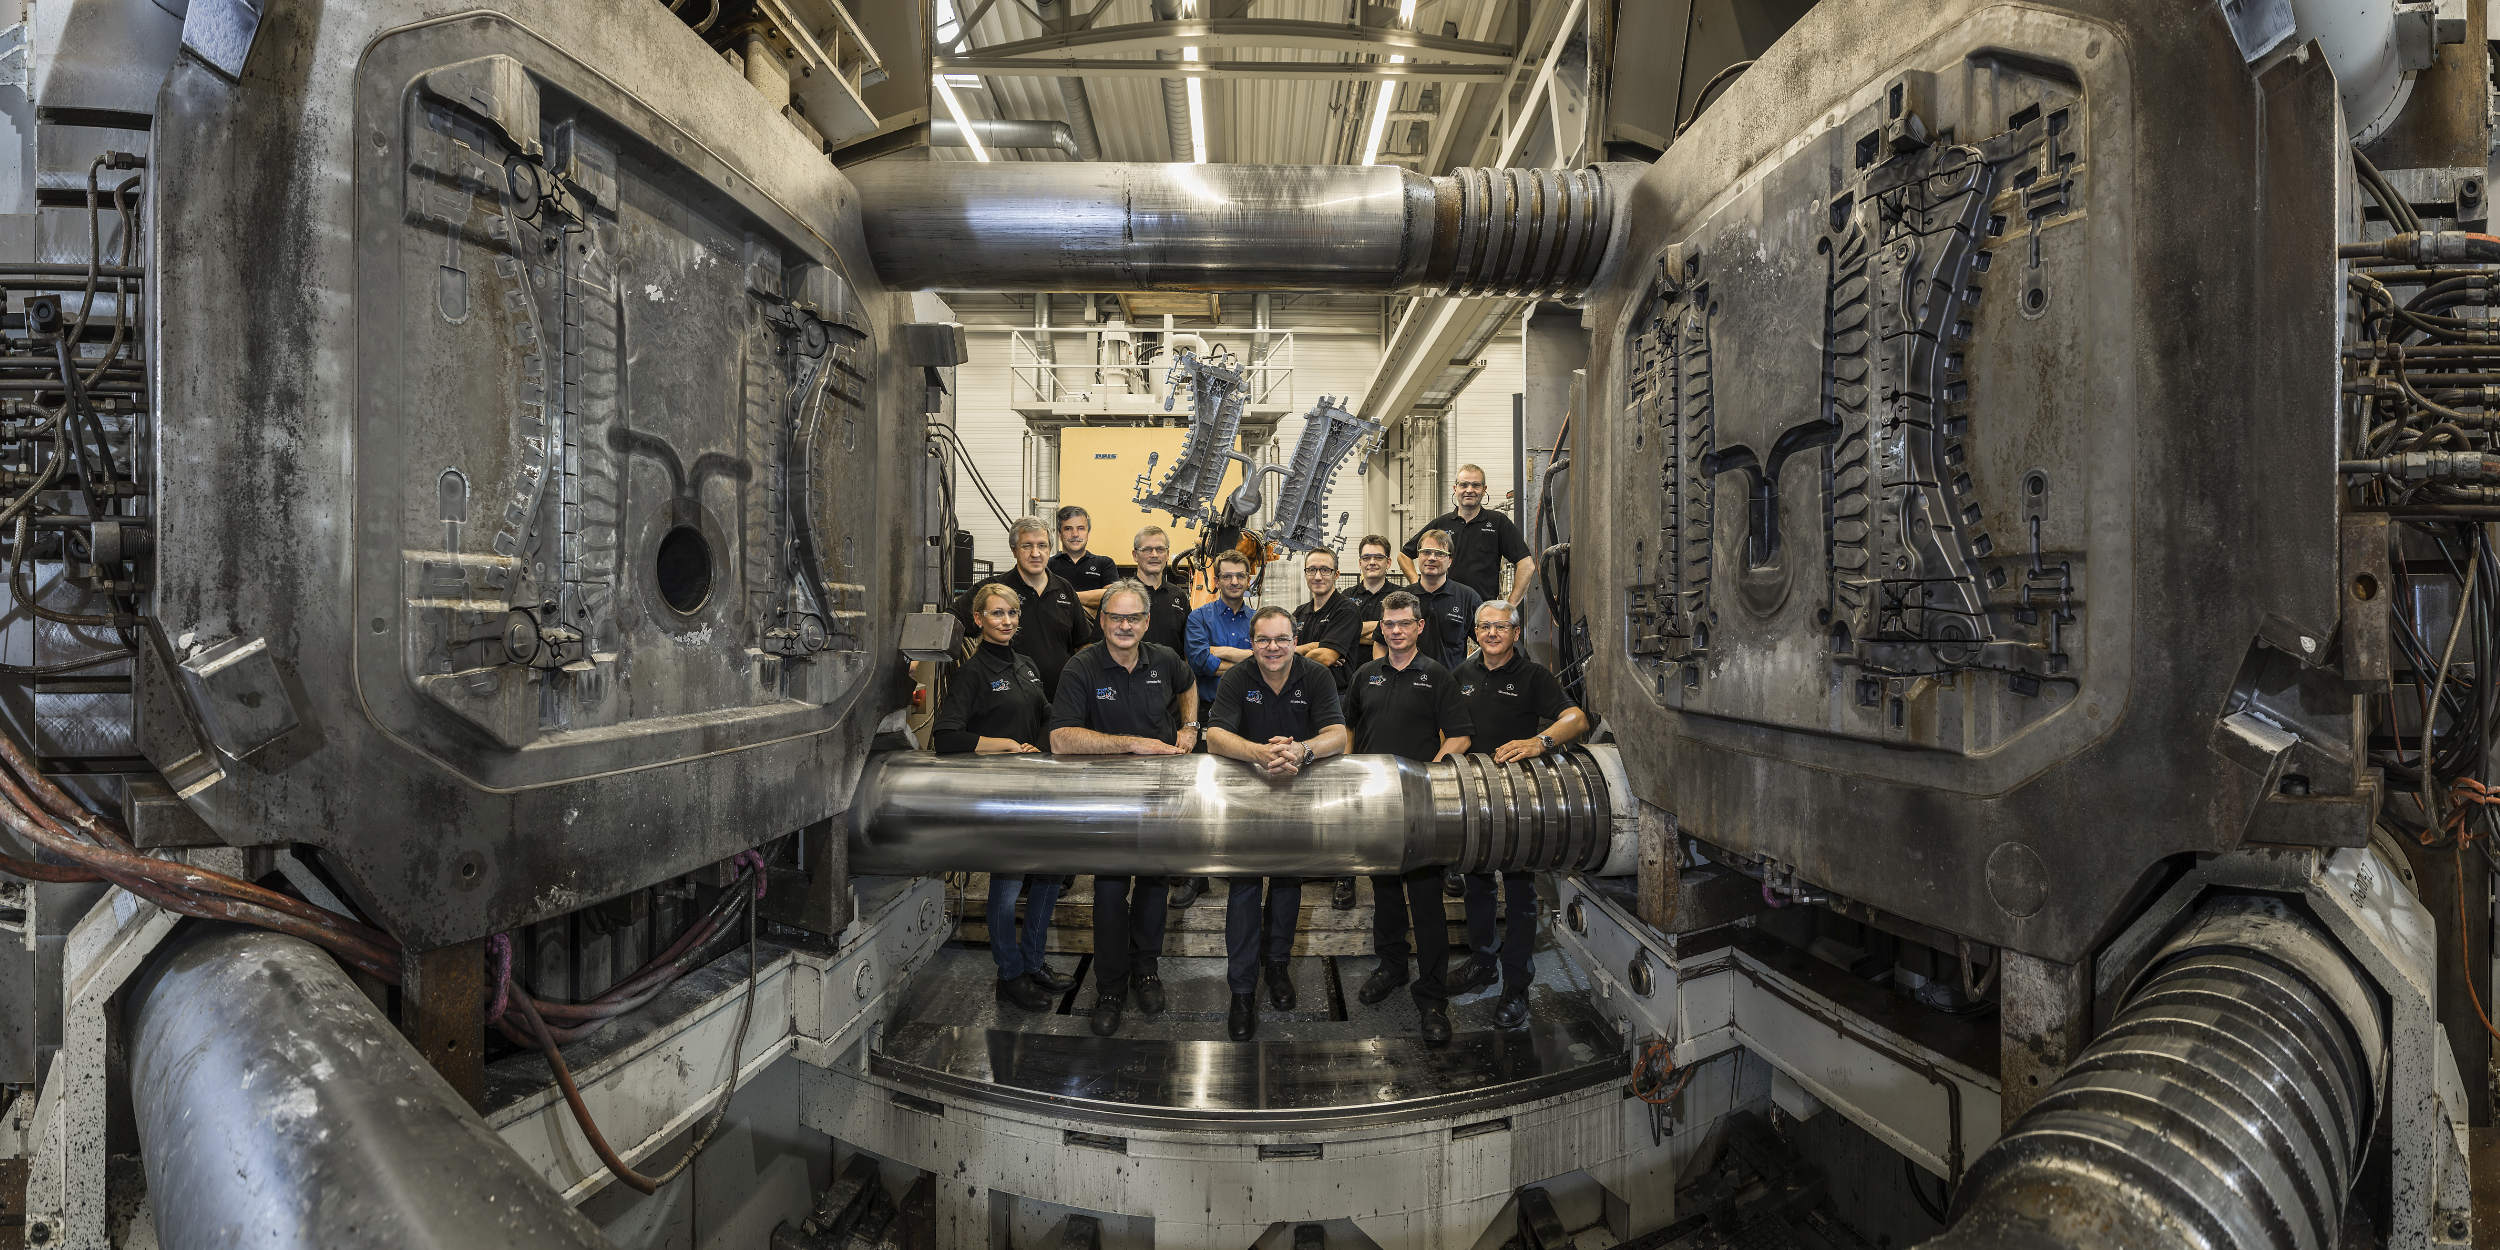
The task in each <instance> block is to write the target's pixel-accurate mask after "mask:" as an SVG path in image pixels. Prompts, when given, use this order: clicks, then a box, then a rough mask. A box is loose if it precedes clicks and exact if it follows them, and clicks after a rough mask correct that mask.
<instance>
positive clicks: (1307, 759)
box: [1302, 742, 1312, 768]
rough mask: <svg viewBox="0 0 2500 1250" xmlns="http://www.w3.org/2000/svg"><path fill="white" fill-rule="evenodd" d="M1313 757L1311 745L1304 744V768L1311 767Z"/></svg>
mask: <svg viewBox="0 0 2500 1250" xmlns="http://www.w3.org/2000/svg"><path fill="white" fill-rule="evenodd" d="M1311 755H1312V751H1311V744H1310V743H1308V742H1305V743H1303V744H1302V767H1304V768H1309V767H1310V766H1311Z"/></svg>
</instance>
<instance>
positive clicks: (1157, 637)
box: [1128, 525, 1189, 654]
mask: <svg viewBox="0 0 2500 1250" xmlns="http://www.w3.org/2000/svg"><path fill="white" fill-rule="evenodd" d="M1128 553H1129V555H1130V556H1131V557H1133V558H1134V559H1135V560H1136V562H1137V584H1138V585H1140V586H1143V587H1145V588H1146V594H1147V595H1148V596H1149V597H1150V598H1152V599H1153V600H1154V620H1153V621H1152V622H1151V623H1149V624H1148V625H1147V626H1146V641H1148V642H1151V643H1153V644H1155V645H1156V646H1159V647H1170V648H1171V649H1172V651H1173V652H1174V653H1175V654H1178V653H1179V652H1180V650H1181V648H1182V647H1184V646H1185V645H1187V643H1186V641H1185V639H1184V635H1185V633H1186V632H1187V630H1188V629H1189V585H1188V583H1186V582H1181V581H1177V580H1170V576H1171V567H1172V536H1171V535H1169V534H1166V533H1164V532H1163V527H1162V526H1160V525H1149V526H1147V527H1146V528H1144V529H1141V530H1139V531H1137V537H1135V538H1133V539H1130V540H1129V545H1128Z"/></svg>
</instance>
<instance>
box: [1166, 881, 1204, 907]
mask: <svg viewBox="0 0 2500 1250" xmlns="http://www.w3.org/2000/svg"><path fill="white" fill-rule="evenodd" d="M1206 892H1207V879H1206V878H1205V877H1183V878H1181V879H1180V880H1179V881H1176V882H1174V883H1173V884H1172V895H1171V897H1170V898H1168V899H1165V900H1164V901H1165V902H1166V903H1169V904H1170V905H1171V906H1173V907H1175V908H1181V907H1187V906H1189V905H1190V904H1191V903H1195V902H1197V901H1198V896H1199V895H1201V894H1204V893H1206Z"/></svg>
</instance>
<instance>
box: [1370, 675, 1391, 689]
mask: <svg viewBox="0 0 2500 1250" xmlns="http://www.w3.org/2000/svg"><path fill="white" fill-rule="evenodd" d="M1372 684H1373V685H1375V686H1385V685H1388V684H1389V675H1388V674H1387V673H1374V674H1372Z"/></svg>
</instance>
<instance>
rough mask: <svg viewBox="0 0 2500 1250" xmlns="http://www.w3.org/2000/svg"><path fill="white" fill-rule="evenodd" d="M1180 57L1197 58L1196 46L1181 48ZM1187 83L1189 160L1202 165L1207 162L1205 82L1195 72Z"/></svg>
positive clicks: (1184, 58) (1187, 59)
mask: <svg viewBox="0 0 2500 1250" xmlns="http://www.w3.org/2000/svg"><path fill="white" fill-rule="evenodd" d="M1181 59H1182V60H1184V61H1195V60H1197V59H1198V50H1197V49H1196V48H1183V49H1181ZM1187 83H1188V87H1189V148H1190V152H1191V156H1190V160H1191V161H1192V162H1193V163H1195V164H1199V165H1204V164H1206V163H1207V93H1206V84H1204V83H1202V82H1199V81H1198V76H1197V75H1196V74H1192V75H1190V76H1189V78H1188V80H1187Z"/></svg>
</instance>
